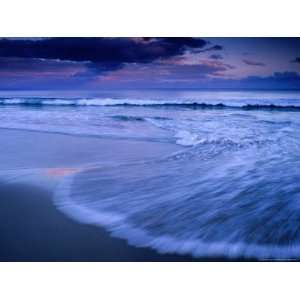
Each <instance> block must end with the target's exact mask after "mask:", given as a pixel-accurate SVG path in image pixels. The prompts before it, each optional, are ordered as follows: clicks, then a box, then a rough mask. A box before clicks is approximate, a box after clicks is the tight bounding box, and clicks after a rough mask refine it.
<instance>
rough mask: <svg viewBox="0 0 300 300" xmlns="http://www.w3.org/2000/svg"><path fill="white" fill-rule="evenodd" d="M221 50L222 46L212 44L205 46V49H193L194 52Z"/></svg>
mask: <svg viewBox="0 0 300 300" xmlns="http://www.w3.org/2000/svg"><path fill="white" fill-rule="evenodd" d="M221 50H223V46H220V45H214V46H210V47H208V48H205V49H194V50H193V52H195V53H201V52H208V51H221Z"/></svg>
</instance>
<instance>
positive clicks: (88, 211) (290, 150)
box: [0, 90, 300, 259]
mask: <svg viewBox="0 0 300 300" xmlns="http://www.w3.org/2000/svg"><path fill="white" fill-rule="evenodd" d="M2 94H3V93H2ZM2 94H1V98H0V120H1V124H0V127H1V128H2V129H10V130H11V129H14V130H21V131H32V132H39V133H54V134H55V133H57V134H61V135H68V136H73V137H77V136H78V137H93V138H97V139H111V140H118V141H119V140H122V141H131V142H145V143H147V142H149V143H151V145H152V146H151V151H154V152H155V151H157V153H156V155H155V158H149V157H148V158H144V159H143V155H140V156H139V159H136V160H130V161H122V162H120V161H116V160H115V159H114V155H116V154H118V153H122V152H128V151H132V149H129V148H126V147H125V148H124V147H118V148H111V149H110V151H111V157H110V156H109V155H108V158H107V159H105V161H103V160H101V159H95V161H89V163H88V164H86V163H85V164H82V166H80V167H78V168H77V169H76V171H74V172H70V173H71V174H67V175H66V176H64V177H63V179H62V180H61V182H60V183H59V184H58V186H57V188H56V191H55V197H54V203H55V205H56V207H57V208H59V209H60V210H61V211H63V212H64V213H65V214H66V215H68V216H70V217H72V218H74V219H75V220H77V221H78V222H82V223H88V224H94V225H97V226H101V227H104V228H105V229H106V230H107V231H109V232H110V234H111V235H112V236H114V237H118V238H122V239H124V240H126V241H127V242H128V243H129V244H130V245H134V246H136V247H149V248H152V249H154V250H156V251H158V252H160V253H175V254H184V255H190V256H193V257H196V258H197V257H214V256H224V257H228V258H236V257H243V258H247V257H248V258H249V257H252V258H253V257H255V258H258V259H269V258H276V259H299V258H300V227H299V223H300V202H299V201H300V200H299V199H300V187H299V186H298V184H299V182H300V151H299V150H300V92H297V91H241V90H240V91H232V90H230V91H229V90H227V91H226V90H225V91H223V90H216V91H213V90H135V91H131V90H116V91H103V92H98V93H97V94H95V95H92V96H89V97H82V96H76V95H75V96H74V94H76V93H75V92H74V93H73V94H72V95H68V96H64V97H53V96H51V97H49V96H48V97H47V96H43V97H41V96H39V97H37V96H34V97H29V96H28V95H26V96H22V95H18V96H17V97H16V96H9V97H4V96H3V95H2ZM133 145H134V144H133ZM153 145H160V147H161V146H162V145H174V146H176V147H174V151H172V152H170V153H167V154H166V153H165V152H163V153H161V155H160V152H159V150H156V149H160V148H159V147H157V148H156V147H153ZM52 147H53V145H52ZM133 147H134V146H133ZM175 148H176V150H175ZM149 149H150V148H149ZM42 151H47V145H44V147H43V149H42ZM97 151H99V152H101V148H99V149H98V150H97ZM136 151H139V150H138V149H137V150H136ZM141 151H144V150H143V149H142V150H141ZM9 152H10V153H6V151H5V148H3V145H2V151H1V156H2V157H1V160H2V161H4V162H5V160H6V156H9V157H10V161H11V157H14V156H15V157H16V159H17V157H18V156H20V152H22V149H19V148H18V149H17V148H16V149H15V152H12V151H9ZM141 154H142V153H141ZM56 155H61V156H68V153H59V154H56ZM81 160H82V158H79V157H78V161H81ZM61 164H62V167H64V165H63V162H61ZM79 165H80V164H79ZM12 169H13V170H12ZM11 172H13V174H16V172H17V173H18V172H19V174H21V177H24V176H27V175H26V174H27V173H28V172H29V171H28V170H26V172H27V173H26V172H25V171H24V170H23V169H22V170H21V169H20V168H19V169H18V168H16V167H14V168H13V167H12V166H10V165H9V163H7V164H6V165H5V168H4V167H3V166H2V171H1V176H2V178H3V177H5V176H7V174H12V173H11ZM20 172H21V173H20ZM24 172H25V173H24ZM29 173H30V172H29ZM66 173H68V172H66Z"/></svg>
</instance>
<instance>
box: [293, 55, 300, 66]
mask: <svg viewBox="0 0 300 300" xmlns="http://www.w3.org/2000/svg"><path fill="white" fill-rule="evenodd" d="M291 62H292V63H296V64H300V57H296V58H295V59H293V60H291Z"/></svg>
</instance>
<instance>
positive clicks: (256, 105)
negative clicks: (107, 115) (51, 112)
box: [0, 98, 300, 111]
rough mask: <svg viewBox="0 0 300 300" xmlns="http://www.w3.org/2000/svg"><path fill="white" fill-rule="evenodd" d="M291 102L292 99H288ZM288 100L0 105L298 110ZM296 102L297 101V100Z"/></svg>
mask: <svg viewBox="0 0 300 300" xmlns="http://www.w3.org/2000/svg"><path fill="white" fill-rule="evenodd" d="M290 100H292V99H290ZM290 100H286V99H285V100H282V101H280V99H276V101H277V102H278V104H274V103H269V102H266V100H259V99H257V100H256V101H255V102H253V100H252V101H251V102H252V103H247V101H243V102H239V101H229V100H226V101H225V102H226V103H225V102H224V103H223V102H222V101H218V102H217V103H216V102H212V101H205V100H197V101H185V100H172V101H171V100H168V101H164V100H138V99H112V98H105V99H57V98H1V99H0V105H28V106H48V105H49V106H142V107H147V106H151V107H182V108H190V109H206V108H207V109H209V108H210V109H225V108H231V109H233V108H238V109H243V110H259V109H262V110H292V111H294V110H296V111H299V110H300V101H295V104H293V105H291V104H290V103H291V101H290ZM297 100H298V99H297Z"/></svg>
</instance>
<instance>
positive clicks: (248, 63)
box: [243, 59, 265, 67]
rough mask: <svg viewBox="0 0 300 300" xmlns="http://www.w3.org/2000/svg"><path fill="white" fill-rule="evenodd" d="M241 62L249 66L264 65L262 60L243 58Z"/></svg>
mask: <svg viewBox="0 0 300 300" xmlns="http://www.w3.org/2000/svg"><path fill="white" fill-rule="evenodd" d="M243 62H244V63H245V64H246V65H249V66H256V67H264V66H265V64H264V63H262V62H259V61H254V60H249V59H243Z"/></svg>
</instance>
